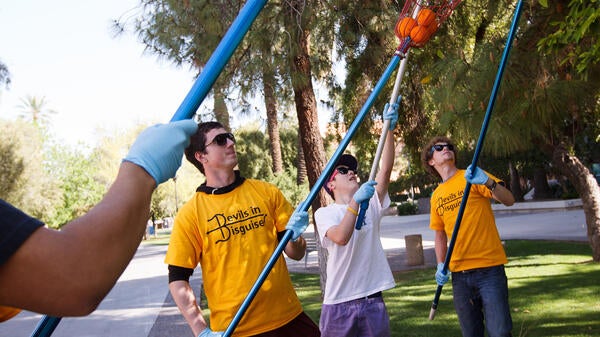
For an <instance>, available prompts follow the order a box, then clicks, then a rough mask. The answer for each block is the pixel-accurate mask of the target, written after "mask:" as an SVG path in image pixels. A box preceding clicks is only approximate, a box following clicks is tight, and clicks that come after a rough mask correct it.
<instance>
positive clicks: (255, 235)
mask: <svg viewBox="0 0 600 337" xmlns="http://www.w3.org/2000/svg"><path fill="white" fill-rule="evenodd" d="M292 211H293V209H292V207H291V205H290V204H289V202H288V201H287V200H286V199H285V197H284V196H283V194H282V193H281V191H279V189H277V188H276V187H275V186H274V185H271V184H268V183H265V182H261V181H258V180H253V179H246V180H245V181H244V182H243V183H242V184H241V185H240V186H238V187H236V188H235V189H234V190H233V191H231V192H228V193H225V194H207V193H203V192H197V193H196V194H195V195H194V197H193V198H192V199H191V200H189V201H188V202H187V203H186V204H185V205H184V206H183V207H182V208H181V209H180V211H179V213H178V214H177V217H176V218H175V224H174V226H173V232H172V233H171V241H170V242H169V248H168V250H167V255H166V257H165V263H167V264H170V265H175V266H179V267H185V268H195V267H196V266H197V265H198V263H199V264H200V265H201V267H202V279H203V283H204V289H205V292H206V297H207V300H208V305H209V307H210V311H211V313H210V327H211V329H212V330H213V331H224V330H225V329H227V327H228V326H229V324H230V323H231V320H232V319H233V317H234V316H235V314H236V313H237V311H238V309H239V307H240V305H241V303H242V302H243V300H244V298H245V297H246V295H248V292H249V291H250V289H251V288H252V286H253V285H254V283H255V282H256V280H257V279H258V276H259V274H260V273H261V272H262V270H263V269H264V267H265V265H266V263H267V261H268V260H269V258H270V257H271V255H272V254H273V252H274V251H275V248H276V247H277V245H278V243H279V242H278V240H277V232H281V231H284V230H285V226H286V224H287V221H288V219H289V217H290V216H291V214H292ZM301 312H302V306H301V304H300V301H299V299H298V297H297V295H296V292H295V290H294V287H293V285H292V282H291V279H290V276H289V273H288V270H287V266H286V263H285V259H284V258H283V257H282V256H280V257H279V259H278V260H277V262H276V263H275V265H274V267H273V269H272V270H271V272H270V273H269V276H268V277H267V278H266V280H265V282H264V283H263V285H262V287H261V288H260V290H259V291H258V292H257V294H256V297H255V298H254V300H253V301H252V303H251V304H250V306H249V307H248V310H247V311H246V313H245V314H244V316H243V317H242V319H241V320H240V322H239V324H238V325H237V327H236V329H235V333H234V335H235V336H250V335H255V334H259V333H262V332H266V331H270V330H273V329H276V328H279V327H281V326H283V325H285V324H287V323H288V322H290V321H291V320H292V319H294V318H295V317H296V316H298V315H299V314H300V313H301Z"/></svg>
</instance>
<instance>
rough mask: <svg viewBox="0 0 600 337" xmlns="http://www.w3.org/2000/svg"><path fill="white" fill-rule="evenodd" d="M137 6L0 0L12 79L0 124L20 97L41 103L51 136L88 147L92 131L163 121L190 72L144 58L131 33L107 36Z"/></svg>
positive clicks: (111, 1)
mask: <svg viewBox="0 0 600 337" xmlns="http://www.w3.org/2000/svg"><path fill="white" fill-rule="evenodd" d="M137 3H138V0H103V1H72V0H58V1H42V0H35V1H34V0H18V1H9V0H0V32H2V33H1V34H0V60H1V61H2V62H3V63H4V64H6V65H7V66H8V68H9V71H10V73H11V80H12V83H11V85H10V87H9V89H8V90H7V89H5V88H1V90H0V118H3V119H11V118H15V117H16V115H17V112H18V111H19V109H18V108H16V107H17V106H18V105H19V104H20V100H21V99H22V98H24V97H26V96H27V95H31V96H35V97H45V99H46V101H47V107H48V108H51V109H53V110H56V111H57V112H58V114H56V115H53V122H52V129H53V131H54V134H55V135H56V136H57V137H58V138H59V139H63V140H65V141H66V142H68V143H71V144H76V143H77V142H78V141H83V142H86V143H87V144H93V141H94V135H95V130H96V128H97V127H101V128H106V129H113V128H119V129H125V128H128V127H131V126H133V125H135V124H136V123H145V122H152V123H158V122H160V123H165V122H168V121H169V120H170V119H171V117H172V115H173V114H174V112H175V111H176V110H177V108H178V107H179V104H180V103H181V101H182V100H183V98H184V97H185V96H186V94H187V93H188V91H189V90H190V88H191V87H192V85H193V81H194V72H192V71H190V70H189V69H187V68H177V67H175V66H173V65H171V64H170V63H169V62H168V61H159V60H158V59H157V58H156V56H153V55H150V54H144V52H143V51H144V46H143V44H142V43H140V42H138V41H137V38H136V37H135V36H133V34H131V33H129V34H124V35H121V36H119V37H117V38H113V36H112V34H111V29H110V27H111V20H112V19H117V18H119V17H120V16H121V15H123V14H124V13H126V12H127V11H128V10H130V9H132V8H134V7H135V6H136V5H137Z"/></svg>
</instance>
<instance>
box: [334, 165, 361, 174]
mask: <svg viewBox="0 0 600 337" xmlns="http://www.w3.org/2000/svg"><path fill="white" fill-rule="evenodd" d="M335 170H336V171H338V172H339V173H340V174H348V171H352V172H354V174H356V172H355V171H354V170H353V169H351V168H349V167H346V166H340V167H336V168H335Z"/></svg>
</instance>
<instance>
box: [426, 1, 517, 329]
mask: <svg viewBox="0 0 600 337" xmlns="http://www.w3.org/2000/svg"><path fill="white" fill-rule="evenodd" d="M522 7H523V0H519V2H518V3H517V7H516V8H515V13H514V16H513V20H512V24H511V27H510V32H509V34H508V38H507V39H506V45H505V46H504V52H503V54H502V59H501V60H500V66H499V68H498V72H497V73H496V80H495V81H494V86H493V87H492V93H491V96H490V101H489V102H488V106H487V110H486V112H485V117H484V119H483V125H482V126H481V132H480V133H479V140H478V141H477V146H476V147H475V154H474V155H473V162H472V163H471V167H472V168H473V170H475V167H477V162H478V161H479V154H480V153H481V150H482V149H483V142H484V139H485V135H486V133H487V129H488V125H489V122H490V118H491V116H492V110H493V109H494V104H495V102H496V96H497V94H498V89H499V88H500V83H501V82H502V75H503V74H504V68H505V67H506V61H507V60H508V55H509V53H510V50H511V48H512V41H513V39H514V37H515V34H516V31H517V26H518V24H519V17H520V16H521V9H522ZM470 192H471V183H469V182H467V184H466V186H465V191H464V194H463V197H462V200H461V203H460V208H459V209H458V215H457V217H456V223H455V225H454V229H453V231H452V237H451V239H450V243H449V244H448V251H447V253H446V259H445V260H444V267H443V272H444V273H446V272H447V271H448V266H449V265H450V259H451V257H452V251H453V250H454V245H455V243H456V237H457V236H458V230H459V228H460V223H461V221H462V217H463V213H464V211H465V207H466V204H467V200H468V199H469V194H470ZM443 287H444V286H441V285H438V286H437V290H436V292H435V296H434V298H433V303H432V304H431V311H430V312H429V319H430V320H433V318H434V317H435V311H436V310H437V306H438V302H439V299H440V295H441V294H442V288H443Z"/></svg>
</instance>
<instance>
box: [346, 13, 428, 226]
mask: <svg viewBox="0 0 600 337" xmlns="http://www.w3.org/2000/svg"><path fill="white" fill-rule="evenodd" d="M420 9H421V6H420V5H419V4H417V5H416V6H415V8H414V9H413V12H412V14H411V16H412V17H413V19H414V18H416V16H417V13H418V12H419V10H420ZM409 48H410V37H406V38H405V39H404V40H403V41H401V43H400V46H398V51H397V54H398V55H399V56H400V57H401V58H402V61H401V62H400V68H399V69H398V73H397V74H396V82H394V89H393V90H392V96H391V97H390V102H389V103H388V104H386V105H385V107H384V108H383V114H384V115H385V113H386V112H387V110H388V109H396V110H397V109H398V105H399V104H400V99H401V98H402V97H400V99H399V98H398V96H399V94H398V93H399V91H400V84H401V83H402V78H403V77H404V71H405V70H406V63H407V62H408V53H409V51H410V49H409ZM389 128H390V121H388V120H384V121H383V126H382V129H381V136H380V137H379V143H377V151H376V152H375V158H373V164H372V165H371V172H370V173H369V180H375V176H376V175H377V168H378V166H379V160H380V159H381V153H382V152H383V146H384V145H385V139H386V138H387V133H388V131H389ZM368 207H369V200H365V201H363V202H361V203H360V210H359V211H358V216H357V217H356V223H355V225H354V228H356V229H357V230H360V229H361V228H362V226H363V224H364V220H365V215H366V213H367V208H368Z"/></svg>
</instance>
